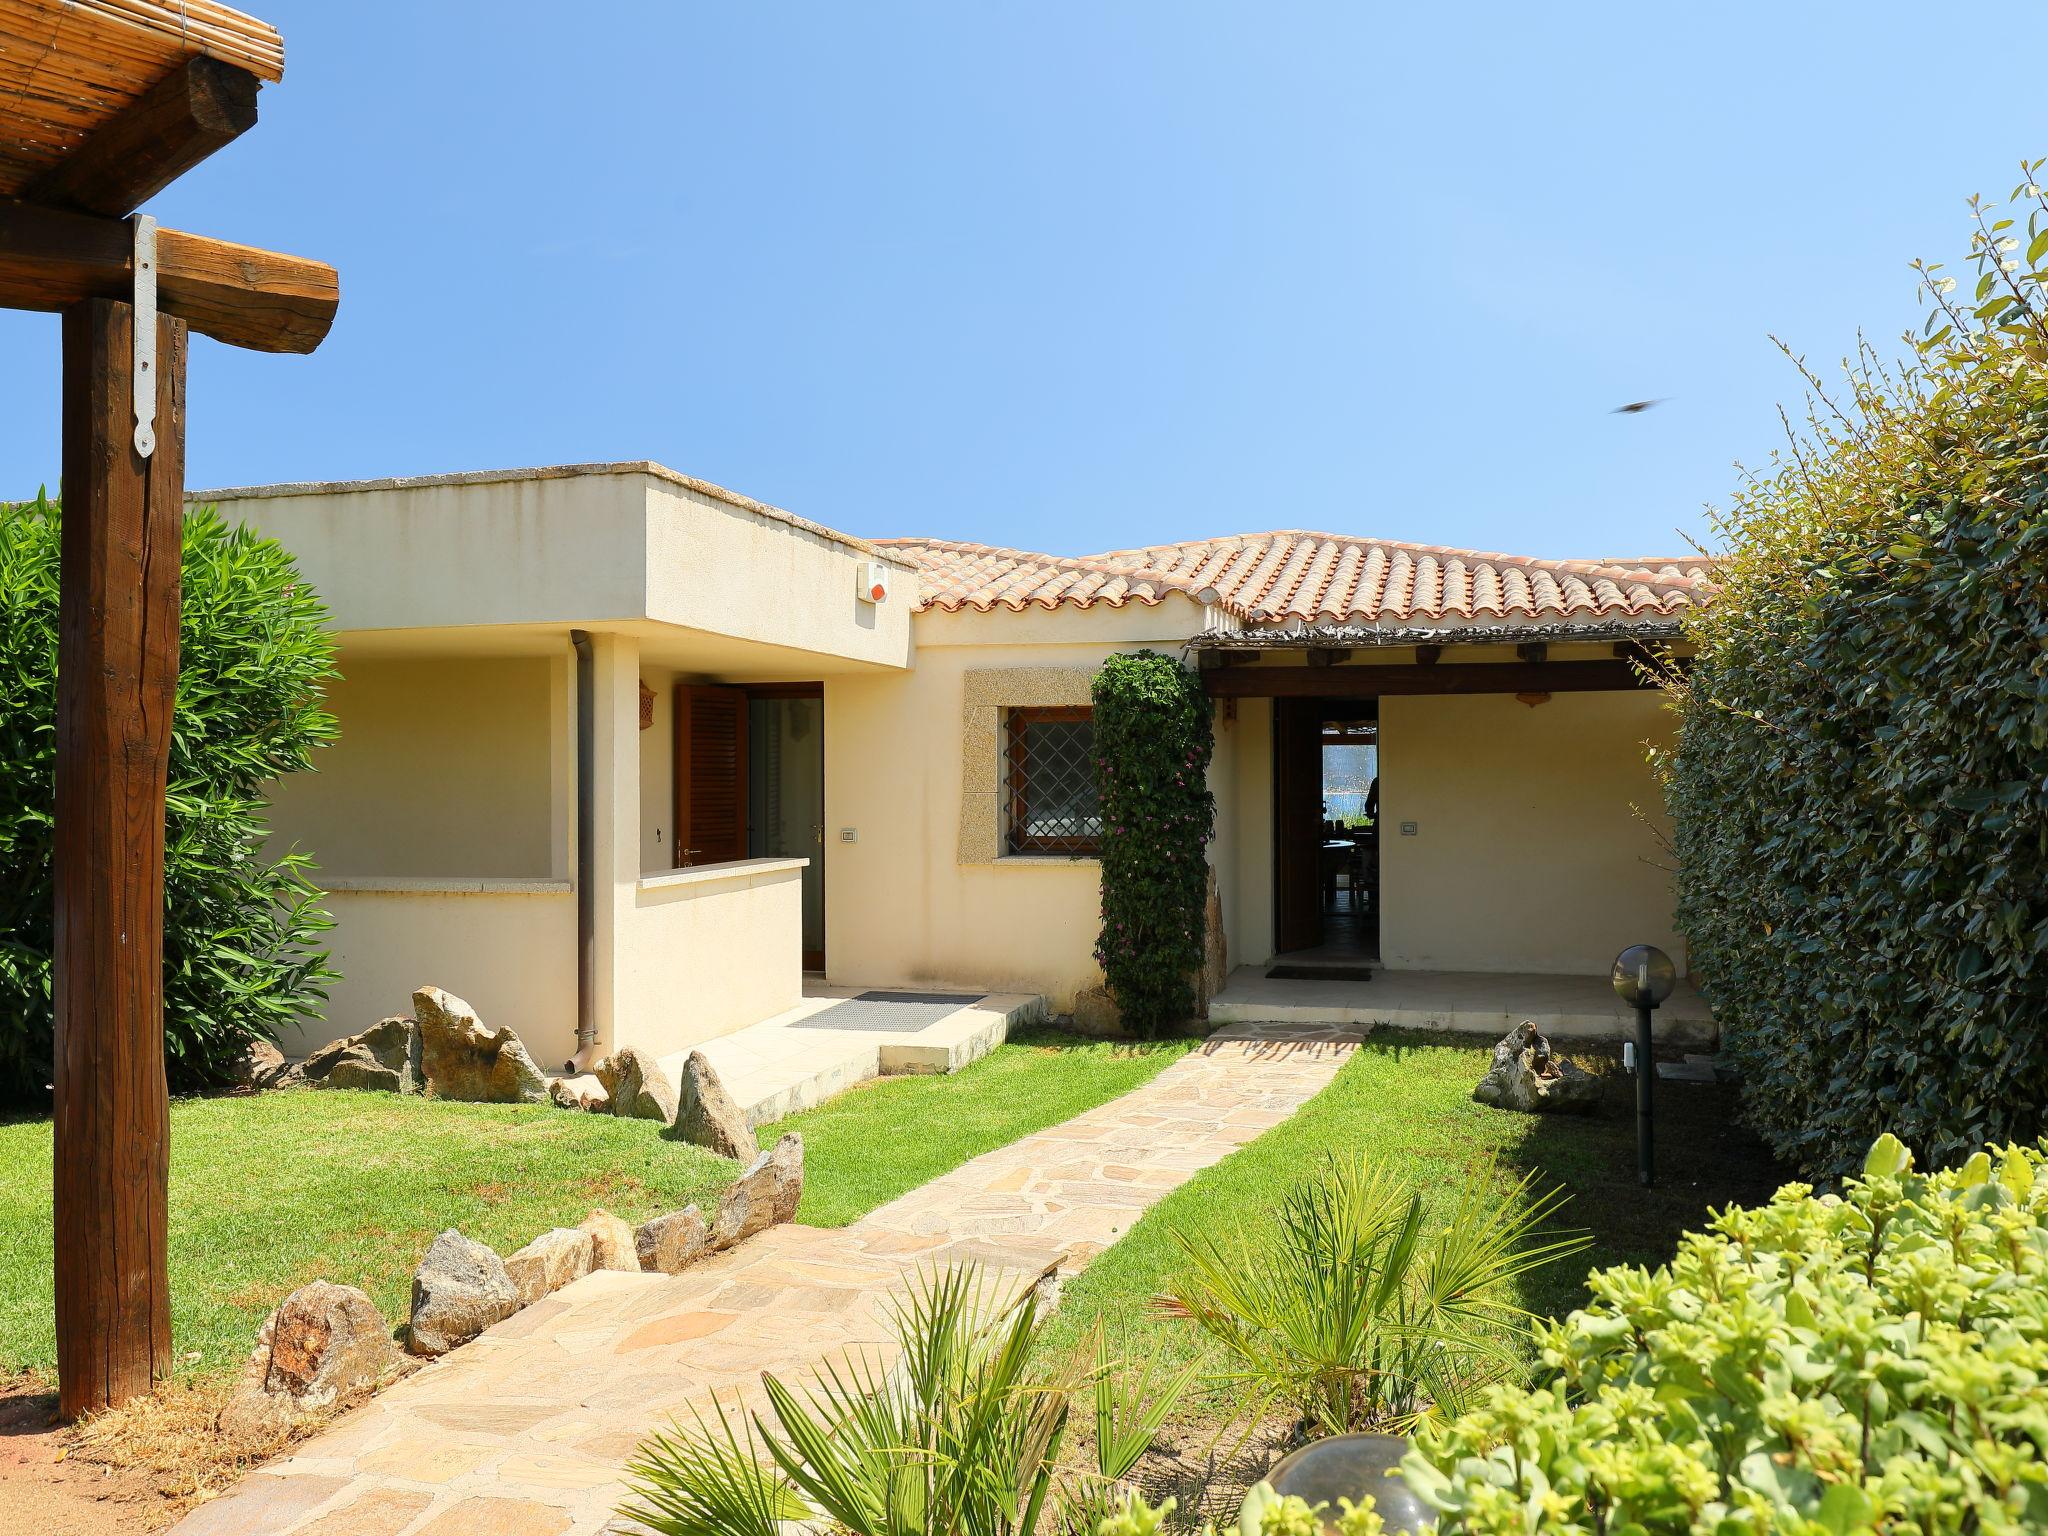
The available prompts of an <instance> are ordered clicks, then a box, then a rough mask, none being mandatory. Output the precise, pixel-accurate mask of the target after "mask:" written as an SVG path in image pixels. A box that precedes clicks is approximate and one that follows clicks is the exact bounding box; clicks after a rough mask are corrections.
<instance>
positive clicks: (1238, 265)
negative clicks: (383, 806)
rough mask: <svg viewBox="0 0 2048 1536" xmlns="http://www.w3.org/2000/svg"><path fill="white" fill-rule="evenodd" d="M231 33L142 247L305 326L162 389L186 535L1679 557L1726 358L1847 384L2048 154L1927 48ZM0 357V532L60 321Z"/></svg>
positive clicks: (363, 10) (1064, 12)
mask: <svg viewBox="0 0 2048 1536" xmlns="http://www.w3.org/2000/svg"><path fill="white" fill-rule="evenodd" d="M251 8H252V9H255V10H256V11H258V12H259V13H260V14H261V15H263V16H264V18H265V19H266V20H269V21H272V22H274V23H276V24H277V25H278V27H279V28H280V29H281V30H282V31H283V33H284V36H285V41H286V48H287V73H286V77H285V80H284V82H283V83H282V84H281V85H279V86H275V87H272V88H269V89H267V90H265V92H264V93H263V98H262V111H263V121H262V122H261V123H260V124H259V125H258V126H257V128H256V130H255V131H254V132H253V133H251V134H250V135H249V136H248V137H247V138H245V139H244V140H243V141H242V142H240V143H238V144H236V145H233V146H230V147H229V148H228V149H227V150H225V151H223V152H222V153H221V154H220V155H218V156H217V157H216V158H215V159H214V160H213V161H211V162H210V163H209V164H207V165H206V166H203V167H202V168H200V169H199V170H198V171H196V172H194V173H193V174H192V175H191V176H189V177H187V178H186V179H185V180H184V181H183V182H181V183H180V184H178V185H177V186H176V187H174V188H172V189H171V190H170V191H169V192H167V193H166V194H165V195H163V196H162V197H160V198H158V199H157V200H156V202H155V204H153V205H152V211H153V212H155V213H156V214H157V216H158V217H159V218H161V219H162V220H163V221H164V222H165V223H166V224H171V225H175V226H177V227H180V228H187V229H193V230H198V231H202V232H205V233H209V234H215V235H220V236H223V237H227V238H231V239H237V240H243V241H247V242H250V243H253V244H260V245H269V246H273V247H276V248H279V249H282V250H288V251H293V252H298V253H302V254H306V255H313V256H319V257H322V258H324V259H327V260H330V261H332V262H334V263H335V264H336V265H337V266H338V267H339V268H340V270H341V274H342V295H343V299H342V308H341V314H340V317H339V319H338V321H337V323H336V326H335V329H334V332H333V335H332V336H331V337H330V339H329V340H328V342H327V343H326V345H325V346H324V347H323V348H322V349H321V350H320V351H319V352H318V353H317V354H315V355H314V356H312V357H310V358H279V357H270V356H263V355H259V354H254V353H247V352H237V351H233V350H231V349H228V348H225V347H222V346H219V345H218V344H216V343H213V342H210V341H205V340H200V341H196V342H195V343H194V346H193V356H192V373H191V425H190V432H189V447H188V460H189V468H188V477H187V478H188V483H190V484H192V485H194V486H209V485H223V484H243V483H249V482H257V481H270V480H291V479H315V478H321V479H324V478H339V477H350V476H368V475H385V474H417V473H429V472H434V471H441V470H459V469H478V468H486V467H496V466H505V465H522V464H542V463H556V462H563V461H575V460H593V459H623V458H654V459H659V460H661V461H662V462H664V463H667V464H670V465H672V466H674V467H675V468H677V469H680V470H683V471H685V472H687V473H690V474H695V475H700V476H702V477H704V478H706V479H709V480H715V481H717V482H719V483H721V484H724V485H728V486H731V487H733V488H734V489H736V490H740V491H744V492H746V493H748V494H750V495H753V496H758V497H760V498H762V499H764V500H767V501H772V502H775V503H777V504H778V505H782V506H785V507H789V508H791V509H793V510H795V511H798V512H801V513H803V514H805V515H807V516H810V517H813V518H817V519H819V520H820V521H823V522H826V523H830V524H832V525H834V526H836V527H840V528H843V529H846V530H848V531H851V532H855V533H861V534H869V535H887V534H899V533H916V534H928V535H939V536H945V537H953V538H962V539H975V540H983V541H987V542H991V543H1009V544H1018V545H1024V546H1027V547H1033V548H1042V549H1052V550H1057V551H1063V552H1068V553H1083V552H1090V551H1094V550H1100V549H1106V548H1113V547H1118V546H1124V545H1131V544H1138V543H1143V542H1149V541H1155V540H1166V539H1175V538H1191V537H1197V536H1202V535H1207V534H1215V533H1223V532H1231V531H1243V530H1251V529H1263V528H1273V527H1311V528H1325V529H1332V530H1337V531H1342V532H1352V533H1366V534H1377V535H1381V536H1385V537H1393V538H1406V539H1416V540H1422V541H1427V542H1436V543H1444V544H1452V545H1459V546H1463V547H1470V548H1479V549H1502V550H1508V551H1512V552H1519V553H1529V554H1543V555H1624V554H1641V553H1653V552H1655V553H1661V552H1669V551H1673V550H1675V549H1678V548H1680V547H1681V533H1682V532H1685V533H1695V534H1697V533H1700V532H1702V531H1703V529H1704V517H1703V515H1702V510H1701V508H1702V504H1703V503H1707V502H1711V501H1716V500H1719V499H1721V498H1722V497H1724V496H1725V495H1726V494H1727V492H1728V490H1729V488H1730V487H1731V486H1732V485H1733V484H1734V483H1735V479H1736V476H1735V472H1734V470H1733V468H1732V463H1733V461H1735V460H1737V459H1743V460H1746V461H1750V462H1757V461H1760V460H1761V459H1762V458H1764V457H1765V456H1766V455H1767V454H1768V453H1769V452H1770V450H1771V448H1772V447H1773V445H1774V444H1775V443H1776V441H1777V440H1778V439H1777V433H1778V427H1777V419H1776V414H1775V409H1774V407H1775V403H1776V402H1777V401H1779V400H1789V399H1792V398H1794V397H1795V396H1796V394H1797V380H1796V378H1795V377H1794V375H1793V374H1792V372H1791V370H1790V368H1789V366H1788V365H1787V364H1786V363H1785V362H1784V360H1783V359H1782V358H1781V357H1779V356H1778V354H1777V353H1776V352H1775V350H1774V349H1773V348H1772V346H1771V344H1770V342H1769V340H1768V339H1767V338H1768V335H1769V333H1772V332H1776V333H1778V334H1781V335H1783V336H1785V337H1786V338H1787V339H1788V340H1789V341H1791V342H1792V343H1793V344H1795V345H1796V346H1797V347H1799V348H1800V349H1802V350H1803V351H1805V352H1807V353H1808V354H1809V355H1811V356H1812V357H1814V358H1816V359H1823V360H1825V359H1831V358H1834V357H1837V356H1839V355H1840V354H1841V353H1843V352H1844V351H1845V350H1846V349H1847V348H1849V347H1850V346H1851V345H1852V344H1853V341H1854V338H1855V334H1856V330H1857V328H1858V327H1859V326H1861V327H1863V328H1864V329H1865V330H1867V331H1868V332H1869V333H1870V334H1871V335H1873V336H1874V337H1876V338H1878V339H1879V340H1881V341H1884V342H1885V343H1887V344H1890V343H1891V342H1892V340H1893V338H1895V337H1896V336H1897V335H1898V333H1899V332H1900V331H1901V330H1903V329H1904V328H1905V326H1907V325H1908V324H1909V323H1912V322H1913V321H1915V320H1916V319H1917V318H1918V316H1919V313H1920V306H1919V304H1918V303H1917V301H1916V300H1915V297H1914V293H1913V283H1912V277H1911V274H1910V273H1909V272H1908V270H1907V267H1906V263H1907V261H1908V259H1909V258H1911V257H1913V256H1917V255H1924V256H1927V257H1929V258H1952V257H1955V256H1958V255H1960V253H1961V250H1962V246H1963V242H1964V240H1965V238H1966V226H1965V223H1964V208H1963V198H1964V195H1965V194H1967V193H1969V192H1971V191H1983V192H1986V193H1990V194H1995V195H2001V196H2002V195H2003V193H2004V192H2005V191H2006V190H2007V189H2008V188H2009V187H2010V186H2011V185H2012V184H2013V182H2014V181H2015V180H2017V179H2018V177H2017V175H2016V171H2015V167H2016V163H2017V161H2018V160H2019V159H2020V158H2021V157H2022V156H2023V155H2034V154H2041V153H2048V122H2044V121H2043V119H2042V118H2041V116H2040V114H2039V112H2038V110H2037V109H2036V108H2034V107H2033V106H2031V105H2030V104H2029V101H2028V93H2027V92H2024V91H2019V90H2012V89H2009V88H2007V87H2006V86H2003V85H1999V84H1997V83H1995V82H1994V83H1991V84H1983V85H1979V84H1973V83H1971V82H1970V81H1969V80H1968V79H1967V78H1958V77H1957V75H1956V73H1955V71H1956V69H1958V68H1961V69H1963V70H1964V72H1965V75H1967V69H1968V66H1967V58H1966V55H1958V54H1957V53H1956V52H1955V48H1956V41H1955V38H1954V37H1953V35H1950V34H1948V33H1946V32H1939V31H1937V30H1936V28H1935V27H1934V25H1933V22H1934V13H1932V12H1930V11H1928V10H1927V8H1926V7H1925V6H1924V5H1922V6H1910V5H1905V4H1896V5H1894V4H1889V3H1883V4H1870V5H1850V4H1848V3H1846V0H1809V3H1800V4H1785V3H1783V0H1779V3H1775V4H1771V5H1762V4H1736V5H1730V6H1723V7H1666V6H1655V5H1643V4H1640V3H1637V4H1631V5H1626V6H1622V5H1613V6H1609V5H1591V4H1573V5H1566V6H1546V7H1538V6H1525V5H1483V6H1481V5H1475V6H1460V7H1450V6H1403V7H1393V6H1366V5H1362V4H1336V5H1309V4H1285V3H1278V4H1276V3H1260V4H1257V5H1253V4H1248V3H1245V4H1235V5H1218V4H1192V3H1158V4H1143V5H1140V4H1117V3H1089V4H1079V3H1048V4H1039V5H1031V6H1025V5H1007V6H996V5H991V4H982V3H967V0H951V3H931V4H923V5H900V4H892V3H882V0H870V3H867V4H862V5H858V6H854V5H837V4H832V5H828V4H825V3H822V0H820V3H815V4H809V5H770V4H753V3H747V4H738V5H711V4H701V3H691V4H674V3H665V4H617V5H607V6H603V7H585V8H583V9H582V10H580V11H574V10H572V11H570V12H564V11H562V10H561V9H560V8H558V7H554V6H548V7H542V6H538V5H521V4H517V3H504V4H494V5H491V6H488V7H485V6H481V5H474V4H446V3H443V4H429V3H419V0H414V3H408V4H398V3H392V0H350V3H348V4H339V5H338V4H334V3H332V0H319V3H314V0H260V3H259V0H251ZM2037 41H2038V39H2037ZM0 360H4V362H5V366H4V367H0V495H8V494H20V493H24V492H31V491H33V490H34V488H35V486H36V485H37V484H38V483H39V482H42V481H45V480H51V481H54V479H55V475H56V465H57V458H58V434H57V414H56V378H57V325H56V320H55V318H54V317H52V316H43V315H19V314H6V313H0ZM1653 396H1664V397H1669V398H1668V402H1667V403H1666V404H1664V405H1661V406H1659V407H1657V408H1656V409H1654V410H1651V411H1648V412H1645V413H1643V414H1642V415H1638V416H1617V415H1613V414H1610V412H1611V410H1612V408H1613V407H1614V406H1616V405H1619V404H1621V403H1623V402H1625V401H1629V400H1636V399H1641V398H1645V397H1653Z"/></svg>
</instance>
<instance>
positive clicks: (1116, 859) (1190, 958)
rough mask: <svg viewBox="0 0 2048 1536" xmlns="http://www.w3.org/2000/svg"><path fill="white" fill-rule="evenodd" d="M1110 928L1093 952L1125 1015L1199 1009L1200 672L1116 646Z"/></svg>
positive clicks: (1105, 754) (1104, 748)
mask: <svg viewBox="0 0 2048 1536" xmlns="http://www.w3.org/2000/svg"><path fill="white" fill-rule="evenodd" d="M1094 699H1095V771H1096V787H1097V790H1098V792H1099V794H1100V796H1101V803H1102V937H1101V939H1100V940H1099V941H1098V942H1097V944H1096V948H1095V958H1096V960H1097V961H1098V962H1099V963H1100V964H1101V966H1102V971H1103V975H1104V976H1105V977H1107V978H1108V984H1109V995H1110V997H1111V998H1112V999H1113V1000H1114V1001H1115V1003H1116V1005H1117V1012H1118V1014H1119V1015H1120V1016H1121V1018H1122V1020H1123V1023H1124V1026H1125V1027H1126V1028H1128V1029H1130V1030H1132V1031H1133V1032H1135V1033H1138V1034H1147V1035H1149V1034H1155V1033H1157V1032H1158V1031H1160V1030H1162V1029H1169V1028H1171V1027H1173V1026H1174V1025H1176V1024H1180V1023H1182V1022H1184V1021H1185V1020H1186V1019H1187V1018H1188V1017H1189V1016H1191V1015H1192V1014H1193V1013H1194V1011H1195V993H1194V976H1195V973H1196V972H1197V971H1198V970H1200V968H1201V965H1202V953H1203V940H1204V921H1205V918H1206V901H1207V895H1208V854H1207V849H1208V846H1209V839H1210V836H1211V835H1212V833H1213V832H1214V830H1215V825H1216V802H1215V798H1214V797H1213V796H1212V795H1211V794H1210V793H1209V758H1210V755H1211V753H1212V752H1213V751H1214V748H1215V736H1214V730H1213V727H1212V725H1211V721H1210V712H1209V700H1208V698H1207V696H1206V695H1205V694H1203V692H1202V685H1201V681H1200V679H1199V678H1197V677H1196V675H1195V674H1194V673H1193V672H1190V671H1189V670H1188V669H1187V668H1185V667H1183V666H1181V665H1180V664H1179V663H1178V662H1176V661H1175V660H1174V659H1173V658H1172V657H1170V656H1162V655H1160V654H1158V653H1157V652H1156V651H1139V652H1137V653H1135V654H1133V655H1129V656H1112V657H1111V658H1110V659H1109V660H1108V661H1107V662H1106V663H1105V664H1104V665H1103V668H1102V670H1101V672H1099V673H1097V674H1096V678H1095V689H1094Z"/></svg>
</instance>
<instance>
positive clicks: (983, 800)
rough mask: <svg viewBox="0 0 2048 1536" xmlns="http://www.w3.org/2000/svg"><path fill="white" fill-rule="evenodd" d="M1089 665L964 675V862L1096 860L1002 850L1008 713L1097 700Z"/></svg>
mask: <svg viewBox="0 0 2048 1536" xmlns="http://www.w3.org/2000/svg"><path fill="white" fill-rule="evenodd" d="M1094 690H1095V673H1094V670H1093V669H1092V668H1088V667H980V668H973V669H970V670H969V671H967V672H965V673H963V674H962V675H961V697H962V711H961V731H960V745H961V753H960V847H959V862H960V863H962V864H997V863H1001V864H1093V863H1095V862H1096V860H1095V858H1094V857H1093V856H1092V855H1089V854H1062V853H1017V854H1013V853H1005V852H1004V851H1003V815H1002V806H1003V797H1002V785H1001V780H1002V764H1003V742H1002V736H1003V711H1004V710H1006V709H1024V708H1030V707H1032V706H1038V705H1075V704H1092V703H1094V701H1095V698H1094Z"/></svg>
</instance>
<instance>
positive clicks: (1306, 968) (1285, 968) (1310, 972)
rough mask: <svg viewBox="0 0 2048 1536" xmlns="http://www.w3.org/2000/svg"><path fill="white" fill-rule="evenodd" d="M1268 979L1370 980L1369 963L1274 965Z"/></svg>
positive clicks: (1267, 973) (1267, 975)
mask: <svg viewBox="0 0 2048 1536" xmlns="http://www.w3.org/2000/svg"><path fill="white" fill-rule="evenodd" d="M1266 980H1268V981H1371V980H1372V967H1371V966H1369V965H1276V966H1274V967H1273V968H1272V969H1271V970H1269V971H1267V972H1266Z"/></svg>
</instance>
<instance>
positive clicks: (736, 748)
mask: <svg viewBox="0 0 2048 1536" xmlns="http://www.w3.org/2000/svg"><path fill="white" fill-rule="evenodd" d="M675 779H676V827H675V861H676V864H677V867H679V868H680V867H682V866H684V865H689V864H724V863H727V862H729V861H731V860H734V859H744V858H745V857H746V856H747V695H746V690H745V689H742V688H711V687H704V686H701V685H699V684H695V683H678V684H676V770H675Z"/></svg>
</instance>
